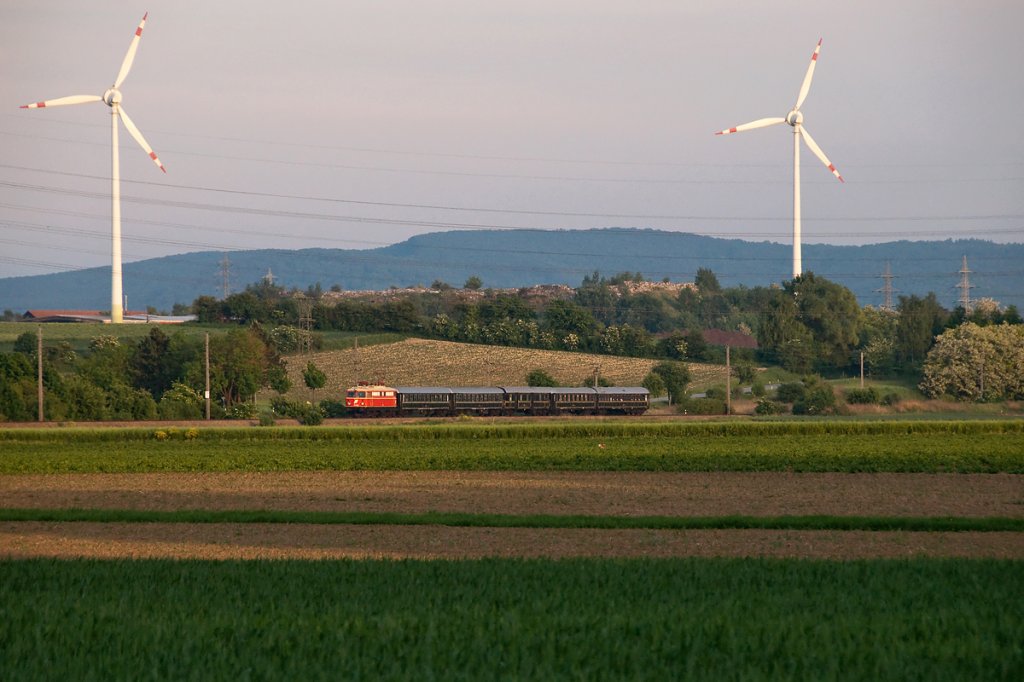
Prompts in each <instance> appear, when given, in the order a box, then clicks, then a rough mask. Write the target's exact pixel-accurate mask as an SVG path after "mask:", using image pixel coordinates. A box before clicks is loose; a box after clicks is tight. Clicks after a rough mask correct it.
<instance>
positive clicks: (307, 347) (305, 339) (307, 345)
mask: <svg viewBox="0 0 1024 682" xmlns="http://www.w3.org/2000/svg"><path fill="white" fill-rule="evenodd" d="M295 298H296V301H297V303H298V308H299V329H301V330H302V340H301V342H300V345H301V346H302V352H303V353H304V354H306V355H308V354H309V353H311V352H313V301H311V300H310V299H308V298H306V296H305V294H298V295H297V296H296V297H295Z"/></svg>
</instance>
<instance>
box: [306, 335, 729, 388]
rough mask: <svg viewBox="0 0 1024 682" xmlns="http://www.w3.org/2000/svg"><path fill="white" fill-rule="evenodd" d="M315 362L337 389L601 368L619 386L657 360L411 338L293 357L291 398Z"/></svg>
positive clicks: (696, 367)
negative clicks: (360, 384)
mask: <svg viewBox="0 0 1024 682" xmlns="http://www.w3.org/2000/svg"><path fill="white" fill-rule="evenodd" d="M310 360H312V361H313V362H314V363H316V365H317V366H318V367H319V368H320V369H322V370H324V372H326V373H327V387H328V388H327V391H328V392H329V391H334V392H338V391H340V390H344V389H345V388H347V387H348V386H353V385H355V384H356V382H357V381H360V380H363V381H381V382H384V383H387V384H390V385H399V386H522V385H525V384H526V375H527V374H528V373H529V372H530V371H531V370H534V369H543V370H545V371H546V372H548V373H549V374H550V375H551V376H553V377H554V378H555V380H556V381H558V383H560V384H562V385H565V386H578V385H580V383H581V382H582V381H583V380H584V379H586V378H587V377H592V376H593V375H594V368H595V367H600V373H601V376H602V377H604V378H605V379H607V380H609V381H611V382H612V383H614V384H615V385H617V386H639V385H640V382H641V381H643V378H644V377H645V376H646V375H647V373H648V372H650V371H651V367H653V366H654V365H656V364H657V363H658V361H656V360H644V359H640V358H625V357H617V356H610V355H593V354H589V353H569V352H566V351H552V350H535V349H529V348H508V347H503V346H484V345H479V344H471V343H454V342H451V341H432V340H426V339H406V340H404V341H402V342H400V343H389V344H386V345H375V346H372V347H365V348H364V347H363V342H362V340H360V348H359V349H358V350H355V349H353V348H347V349H345V350H340V351H325V352H320V353H314V354H313V355H312V356H293V357H292V358H289V362H288V374H289V377H290V378H291V380H292V382H293V384H294V385H295V386H296V388H294V389H293V396H292V397H296V398H298V397H301V398H304V399H305V398H308V390H307V389H306V388H305V387H304V384H303V381H302V370H303V369H304V368H305V366H306V363H307V362H309V361H310ZM690 371H691V372H692V373H693V377H694V382H695V383H699V382H701V381H705V380H706V379H707V378H708V377H710V376H712V375H713V374H714V373H715V372H722V371H724V369H723V368H721V367H716V366H715V365H703V364H696V363H695V364H691V365H690Z"/></svg>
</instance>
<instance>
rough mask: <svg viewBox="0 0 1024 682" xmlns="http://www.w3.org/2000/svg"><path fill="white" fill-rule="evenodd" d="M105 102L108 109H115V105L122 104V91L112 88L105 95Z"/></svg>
mask: <svg viewBox="0 0 1024 682" xmlns="http://www.w3.org/2000/svg"><path fill="white" fill-rule="evenodd" d="M103 102H104V103H105V104H106V105H107V106H108V107H113V106H114V105H115V104H120V103H121V91H120V90H118V89H117V88H110V89H109V90H107V91H106V92H104V93H103Z"/></svg>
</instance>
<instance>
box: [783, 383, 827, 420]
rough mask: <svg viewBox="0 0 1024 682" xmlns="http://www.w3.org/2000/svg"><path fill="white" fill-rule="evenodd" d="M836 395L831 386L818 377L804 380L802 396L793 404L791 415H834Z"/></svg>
mask: <svg viewBox="0 0 1024 682" xmlns="http://www.w3.org/2000/svg"><path fill="white" fill-rule="evenodd" d="M835 413H836V394H835V391H833V390H832V385H831V384H828V383H825V382H824V381H823V380H821V379H820V378H819V377H806V378H805V379H804V396H803V397H802V398H800V399H799V400H797V401H796V402H794V403H793V414H807V415H818V414H835Z"/></svg>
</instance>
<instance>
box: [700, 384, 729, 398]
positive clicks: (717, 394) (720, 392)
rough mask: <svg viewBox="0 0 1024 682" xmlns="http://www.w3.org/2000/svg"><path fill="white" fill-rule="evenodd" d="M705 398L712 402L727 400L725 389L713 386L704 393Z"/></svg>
mask: <svg viewBox="0 0 1024 682" xmlns="http://www.w3.org/2000/svg"><path fill="white" fill-rule="evenodd" d="M704 397H705V398H710V399H712V400H725V389H724V388H722V387H721V386H712V387H711V388H709V389H708V390H707V391H705V392H704Z"/></svg>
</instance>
